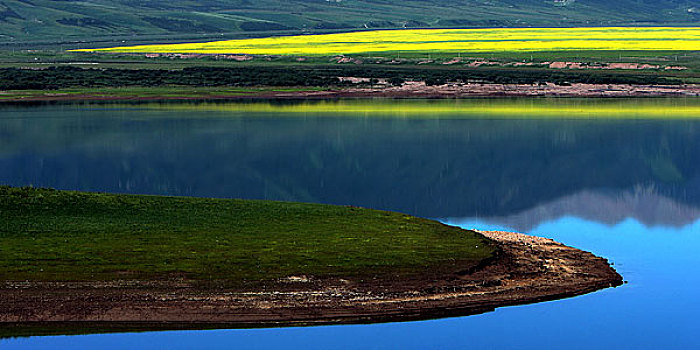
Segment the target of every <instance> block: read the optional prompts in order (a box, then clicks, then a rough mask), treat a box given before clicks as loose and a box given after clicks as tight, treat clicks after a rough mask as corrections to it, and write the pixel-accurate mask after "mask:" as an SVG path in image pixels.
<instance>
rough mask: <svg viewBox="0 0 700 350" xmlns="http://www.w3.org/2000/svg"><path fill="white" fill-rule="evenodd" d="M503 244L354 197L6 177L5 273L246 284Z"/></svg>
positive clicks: (463, 255) (1, 217) (423, 261)
mask: <svg viewBox="0 0 700 350" xmlns="http://www.w3.org/2000/svg"><path fill="white" fill-rule="evenodd" d="M495 251H496V248H494V246H493V245H492V244H491V243H490V241H489V240H487V239H486V238H484V237H483V236H481V235H479V234H477V233H475V232H471V231H466V230H461V229H459V228H455V227H450V226H446V225H443V224H440V223H438V222H435V221H431V220H427V219H421V218H416V217H412V216H408V215H404V214H399V213H392V212H385V211H377V210H371V209H363V208H356V207H342V206H330V205H320V204H303V203H287V202H271V201H254V200H237V199H232V200H229V199H205V198H184V197H159V196H139V195H120V194H103V193H84V192H72V191H59V190H51V189H36V188H13V187H7V186H2V187H0V280H5V281H17V280H31V281H100V280H113V279H141V280H144V279H164V278H172V277H178V278H180V277H184V278H187V279H192V280H194V281H213V280H215V281H217V282H219V283H224V284H226V285H228V286H231V287H240V288H245V287H252V286H255V285H258V284H259V282H264V281H274V280H278V279H280V278H284V277H287V276H292V275H307V276H314V277H318V278H323V277H336V278H337V277H343V276H348V277H363V276H377V275H386V274H390V275H392V276H401V275H402V274H404V275H410V274H415V273H420V272H421V271H427V270H428V269H431V268H433V267H437V266H440V267H447V268H450V267H451V266H460V265H464V266H469V265H473V264H478V263H479V262H480V261H483V259H486V258H489V257H491V256H492V255H493V254H494V253H495Z"/></svg>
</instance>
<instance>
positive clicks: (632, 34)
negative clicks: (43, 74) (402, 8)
mask: <svg viewBox="0 0 700 350" xmlns="http://www.w3.org/2000/svg"><path fill="white" fill-rule="evenodd" d="M98 50H99V51H110V52H148V53H246V54H262V55H335V54H353V53H363V52H383V51H455V52H457V51H557V50H700V28H510V29H500V28H499V29H417V30H380V31H367V32H354V33H341V34H323V35H299V36H283V37H270V38H259V39H241V40H226V41H214V42H208V43H188V44H169V45H142V46H124V47H114V48H106V49H84V50H76V51H98Z"/></svg>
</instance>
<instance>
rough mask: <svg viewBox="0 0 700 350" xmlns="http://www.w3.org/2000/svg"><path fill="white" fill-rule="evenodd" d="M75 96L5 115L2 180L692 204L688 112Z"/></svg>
mask: <svg viewBox="0 0 700 350" xmlns="http://www.w3.org/2000/svg"><path fill="white" fill-rule="evenodd" d="M76 108H78V107H72V106H56V107H47V108H44V109H27V110H24V112H22V114H14V115H28V114H31V115H32V118H31V119H26V118H20V119H3V120H1V121H0V135H2V137H1V138H0V182H1V183H6V184H12V185H23V184H35V185H40V186H54V187H58V188H66V189H79V190H105V191H116V192H132V193H154V194H178V195H195V196H216V197H243V198H268V199H286V200H297V201H309V202H321V203H335V204H352V205H359V206H366V207H373V208H381V209H391V210H397V211H402V212H407V213H412V214H416V215H420V216H427V217H447V216H452V217H464V216H474V215H480V216H496V215H497V216H502V215H510V214H513V213H516V212H519V211H522V210H526V209H529V208H532V207H535V206H537V205H538V204H541V203H543V202H548V201H552V200H554V199H556V198H561V197H564V196H567V195H570V194H573V193H577V192H580V191H582V190H585V189H597V188H607V189H618V190H619V189H629V188H631V187H633V186H635V185H637V184H645V185H653V186H655V187H656V188H658V189H659V193H660V194H662V195H664V196H668V197H670V198H672V199H674V200H676V201H680V202H685V203H692V204H694V205H700V165H698V163H697V159H700V135H699V133H700V129H698V127H700V124H698V122H693V121H585V120H581V121H566V120H446V119H441V120H440V119H438V120H421V119H413V120H406V119H397V118H394V119H366V118H333V119H330V118H328V119H324V118H309V119H299V118H255V119H253V118H206V119H202V118H191V117H192V116H194V115H196V113H194V112H192V111H183V112H173V111H148V112H146V111H143V112H142V113H141V114H140V115H139V117H143V118H142V119H134V118H126V119H119V118H113V116H114V115H115V114H117V115H119V114H122V112H115V111H113V110H104V109H92V110H90V111H88V112H86V110H83V112H81V113H87V114H81V115H82V117H81V118H76V117H75V114H76ZM4 113H5V115H11V113H12V112H10V111H7V110H6V111H5V112H4ZM126 113H131V112H123V114H122V116H127V115H128V114H126ZM88 114H89V117H87V116H88ZM209 114H211V113H209ZM68 116H73V117H68ZM108 116H111V117H108ZM66 117H68V118H66ZM159 117H162V118H159ZM180 117H181V118H180Z"/></svg>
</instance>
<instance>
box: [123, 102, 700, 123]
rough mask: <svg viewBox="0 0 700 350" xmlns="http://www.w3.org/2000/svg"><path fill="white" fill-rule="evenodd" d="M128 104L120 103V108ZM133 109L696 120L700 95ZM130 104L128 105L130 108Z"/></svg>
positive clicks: (226, 113) (241, 114)
mask: <svg viewBox="0 0 700 350" xmlns="http://www.w3.org/2000/svg"><path fill="white" fill-rule="evenodd" d="M122 107H124V106H120V108H122ZM132 107H133V108H146V109H162V110H192V111H198V112H201V111H209V112H220V113H222V114H209V115H211V116H235V117H256V116H265V115H275V116H282V115H286V116H304V115H308V116H314V117H348V116H351V117H358V116H359V117H405V118H427V119H430V118H477V119H478V118H486V119H488V118H509V119H510V118H513V119H531V118H533V119H537V118H553V119H557V118H562V119H571V118H577V119H586V118H591V119H594V118H595V119H598V118H600V119H616V118H622V119H664V118H677V119H696V118H700V98H693V97H690V98H668V99H614V100H598V99H465V100H420V99H418V100H322V101H304V102H300V103H285V104H276V103H270V102H251V103H197V104H173V103H166V104H160V103H151V104H144V105H137V106H132ZM126 108H129V107H128V106H127V107H126Z"/></svg>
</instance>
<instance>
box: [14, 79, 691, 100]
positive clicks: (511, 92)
mask: <svg viewBox="0 0 700 350" xmlns="http://www.w3.org/2000/svg"><path fill="white" fill-rule="evenodd" d="M678 96H700V85H626V84H571V85H555V84H549V83H548V84H542V85H524V84H523V85H518V84H476V83H474V84H456V83H455V84H445V85H434V86H427V85H425V83H424V82H407V83H405V84H403V85H401V86H382V87H377V88H368V87H358V88H343V89H328V90H298V91H270V90H266V91H254V92H235V93H227V92H225V91H221V92H217V91H213V92H207V93H201V92H198V91H197V89H196V88H188V87H183V88H182V90H181V93H180V94H177V95H168V94H163V95H159V94H157V93H156V94H152V95H148V96H141V95H139V94H138V93H133V94H130V93H128V92H124V91H121V92H119V94H113V95H111V94H109V93H105V92H104V91H102V92H100V93H95V94H92V93H90V92H89V90H86V92H84V93H55V92H50V91H47V92H45V93H41V94H31V95H27V94H22V93H17V94H15V93H14V92H12V91H5V92H1V91H0V105H2V104H9V103H32V102H34V103H37V102H39V103H40V102H62V101H65V102H70V101H177V100H180V101H188V100H233V101H236V100H250V99H333V98H375V97H379V98H475V97H678Z"/></svg>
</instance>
